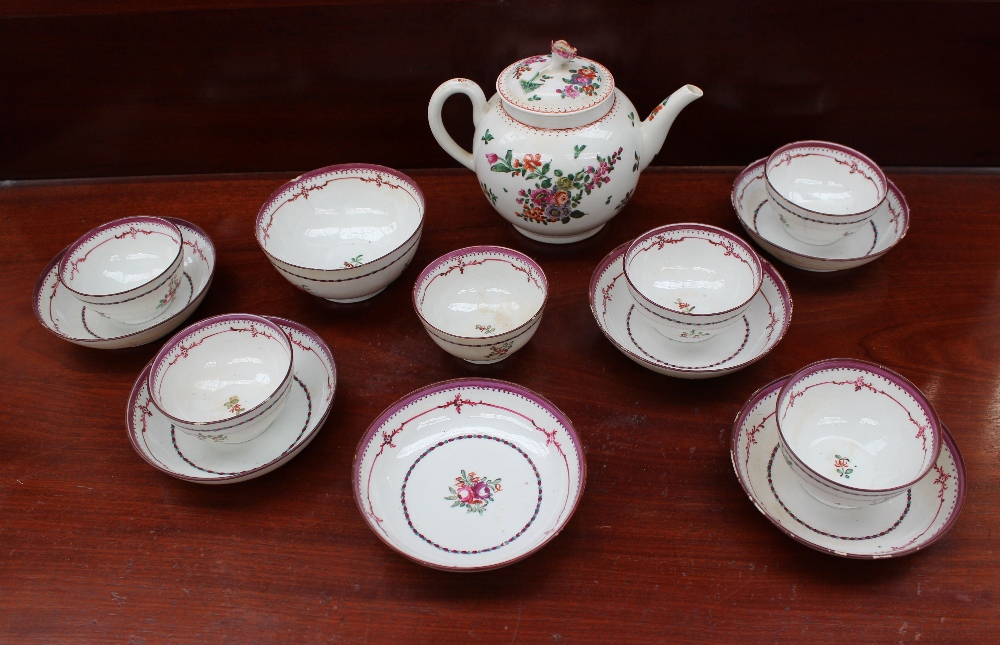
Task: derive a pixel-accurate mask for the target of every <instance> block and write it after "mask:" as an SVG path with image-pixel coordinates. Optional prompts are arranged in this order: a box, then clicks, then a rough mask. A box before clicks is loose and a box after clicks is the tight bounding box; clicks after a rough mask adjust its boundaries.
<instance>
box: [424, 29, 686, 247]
mask: <svg viewBox="0 0 1000 645" xmlns="http://www.w3.org/2000/svg"><path fill="white" fill-rule="evenodd" d="M567 52H572V54H568V53H567ZM496 88H497V94H496V95H494V96H493V98H491V99H490V100H489V102H487V100H486V96H485V95H484V94H483V91H482V89H480V87H479V86H478V85H476V84H475V83H474V82H472V81H470V80H468V79H465V78H456V79H452V80H450V81H447V82H445V83H443V84H442V85H441V86H440V87H438V88H437V90H435V92H434V94H433V96H431V100H430V105H429V106H428V108H427V116H428V120H429V122H430V126H431V132H432V133H433V134H434V138H435V139H436V140H437V142H438V144H439V145H440V146H441V147H442V148H444V150H445V151H446V152H447V153H448V154H450V155H451V156H452V157H454V158H455V159H456V160H457V161H458V162H459V163H461V164H462V165H463V166H465V167H466V168H468V169H469V170H472V171H473V172H475V173H476V175H477V177H478V179H479V184H480V186H481V187H482V189H483V194H484V195H485V196H486V198H487V199H488V200H489V202H490V204H491V205H492V206H493V208H494V209H496V211H497V212H498V213H500V215H502V216H503V217H504V219H506V220H507V221H509V222H510V223H511V224H513V225H514V228H515V229H516V230H517V231H518V232H520V233H522V234H524V235H526V236H527V237H529V238H531V239H533V240H538V241H541V242H550V243H555V244H565V243H569V242H576V241H579V240H583V239H586V238H588V237H590V236H591V235H594V234H595V233H597V232H598V231H599V230H601V228H602V227H603V226H604V224H606V223H607V222H608V220H610V219H611V218H612V217H614V216H615V215H616V214H617V213H618V211H620V210H621V209H622V208H624V206H625V204H626V203H628V201H629V199H631V197H632V194H633V193H634V191H635V187H636V183H637V182H638V180H639V173H640V172H641V171H642V170H643V169H644V168H645V167H646V166H647V165H649V162H650V161H652V159H653V157H654V156H655V155H656V153H658V152H659V151H660V148H661V147H663V142H664V140H665V139H666V136H667V131H668V130H669V129H670V125H671V124H672V123H673V121H674V119H675V118H676V116H677V114H678V113H679V112H680V111H681V110H682V109H683V108H684V107H685V106H687V104H689V103H690V102H691V101H694V100H695V99H697V98H699V97H701V95H702V92H701V90H700V89H698V88H697V87H695V86H694V85H685V86H684V87H682V88H681V89H679V90H677V91H676V92H674V93H673V94H672V95H671V96H670V97H668V98H666V99H664V100H663V101H662V102H661V103H660V104H659V105H657V106H656V108H655V109H654V110H653V111H652V113H651V114H650V115H649V117H648V118H647V119H646V120H645V121H643V120H642V119H640V118H638V117H637V112H636V109H635V107H634V106H633V105H632V102H631V101H629V100H628V98H627V97H626V96H625V95H624V94H622V93H621V91H619V90H617V89H615V82H614V77H612V76H611V72H609V71H608V70H607V69H606V68H605V67H604V66H603V65H601V64H600V63H596V62H594V61H592V60H588V59H586V58H580V57H577V55H576V50H575V49H573V48H572V47H570V46H569V44H567V43H566V42H565V41H556V42H554V43H552V53H551V54H548V55H545V56H531V57H528V58H525V59H522V60H520V61H518V62H516V63H514V64H512V65H510V66H509V67H508V68H507V69H505V70H504V71H503V72H502V73H501V74H500V76H499V77H498V78H497V84H496ZM454 94H465V95H466V96H468V97H469V99H471V101H472V121H473V123H474V124H475V135H474V136H473V146H472V152H471V153H469V152H468V151H467V150H466V149H465V148H463V147H462V146H459V145H458V144H457V143H455V141H454V140H453V139H452V138H451V136H450V135H449V134H448V132H447V130H446V129H445V127H444V123H443V122H442V120H441V109H442V107H443V106H444V103H445V101H446V100H447V99H448V97H450V96H452V95H454Z"/></svg>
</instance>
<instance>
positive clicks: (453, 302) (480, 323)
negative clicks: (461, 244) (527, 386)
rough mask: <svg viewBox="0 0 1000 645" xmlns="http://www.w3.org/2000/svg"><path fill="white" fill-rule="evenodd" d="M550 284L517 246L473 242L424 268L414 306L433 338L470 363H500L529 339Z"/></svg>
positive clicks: (414, 289) (539, 319)
mask: <svg viewBox="0 0 1000 645" xmlns="http://www.w3.org/2000/svg"><path fill="white" fill-rule="evenodd" d="M548 289H549V284H548V280H546V278H545V273H544V272H543V271H542V268H541V267H540V266H538V264H537V263H536V262H535V261H534V260H532V259H531V258H529V257H528V256H526V255H524V254H523V253H518V252H517V251H514V250H513V249H508V248H504V247H501V246H470V247H468V248H464V249H458V250H457V251H452V252H451V253H447V254H445V255H443V256H441V257H439V258H438V259H436V260H434V261H433V262H431V263H430V264H429V265H428V266H427V268H425V269H424V270H423V272H422V273H421V274H420V277H418V278H417V282H416V284H415V285H414V287H413V308H414V310H415V311H416V312H417V316H418V317H419V318H420V322H421V323H423V325H424V329H426V330H427V333H428V334H429V335H430V337H431V339H432V340H433V341H434V342H435V343H437V345H438V346H439V347H441V348H442V349H443V350H445V351H446V352H448V353H449V354H452V355H453V356H457V357H458V358H461V359H463V360H466V361H469V362H470V363H496V362H497V361H501V360H503V359H505V358H507V357H508V356H510V355H511V354H513V353H514V352H516V351H517V350H519V349H520V348H522V347H524V345H525V344H526V343H527V342H528V341H529V340H530V339H531V337H532V336H533V335H534V334H535V330H536V329H538V324H539V323H540V322H541V320H542V310H543V309H544V308H545V301H546V298H547V296H548Z"/></svg>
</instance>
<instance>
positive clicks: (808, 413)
mask: <svg viewBox="0 0 1000 645" xmlns="http://www.w3.org/2000/svg"><path fill="white" fill-rule="evenodd" d="M775 419H776V422H777V426H778V444H779V445H780V446H781V451H782V453H783V454H784V456H785V460H786V461H787V463H788V465H789V466H790V467H791V469H792V472H793V473H794V474H795V475H796V476H797V477H798V478H799V479H800V480H801V481H802V485H803V487H804V488H805V489H806V492H808V493H810V494H811V495H812V496H813V497H815V498H816V499H817V500H819V501H821V502H823V503H825V504H827V505H829V506H833V507H836V508H858V507H861V506H866V505H872V504H879V503H881V502H885V501H887V500H889V499H892V498H893V497H895V496H896V495H899V494H901V493H903V492H905V491H906V490H907V489H908V488H910V487H911V486H913V485H914V484H915V483H916V482H918V481H920V480H921V479H922V478H923V477H924V476H925V475H927V473H928V472H929V471H930V469H931V467H932V466H933V465H934V463H935V462H936V461H937V458H938V454H939V453H940V451H941V425H940V423H939V421H938V418H937V414H936V413H935V412H934V408H933V407H932V406H931V404H930V403H929V402H928V401H927V399H926V398H925V397H924V395H923V394H922V393H921V392H920V390H919V389H917V387H916V386H915V385H913V384H912V383H910V381H908V380H907V379H905V378H904V377H902V376H900V375H899V374H897V373H896V372H893V371H892V370H890V369H887V368H885V367H882V366H881V365H876V364H875V363H869V362H867V361H861V360H854V359H846V358H834V359H828V360H823V361H819V362H816V363H812V364H810V365H806V366H805V367H803V368H802V369H800V370H799V371H798V372H796V373H795V374H793V375H792V376H791V377H789V379H788V381H787V382H786V383H785V384H784V386H782V388H781V392H780V393H779V395H778V402H777V408H776V414H775Z"/></svg>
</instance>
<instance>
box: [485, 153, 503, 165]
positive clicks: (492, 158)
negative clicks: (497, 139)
mask: <svg viewBox="0 0 1000 645" xmlns="http://www.w3.org/2000/svg"><path fill="white" fill-rule="evenodd" d="M499 160H500V157H498V156H496V155H495V154H493V153H492V152H487V153H486V161H488V162H490V164H495V163H496V162H497V161H499Z"/></svg>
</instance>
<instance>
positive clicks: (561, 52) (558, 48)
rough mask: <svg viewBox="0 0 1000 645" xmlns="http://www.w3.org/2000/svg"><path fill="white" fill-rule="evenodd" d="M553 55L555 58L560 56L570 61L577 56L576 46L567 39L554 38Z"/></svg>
mask: <svg viewBox="0 0 1000 645" xmlns="http://www.w3.org/2000/svg"><path fill="white" fill-rule="evenodd" d="M552 56H553V58H555V57H556V56H558V57H559V58H562V59H563V60H564V61H566V62H567V63H568V62H570V61H571V60H573V59H574V58H576V47H573V46H571V45H570V44H569V43H568V42H566V41H565V40H553V41H552Z"/></svg>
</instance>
